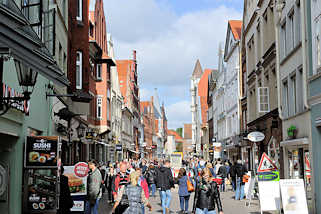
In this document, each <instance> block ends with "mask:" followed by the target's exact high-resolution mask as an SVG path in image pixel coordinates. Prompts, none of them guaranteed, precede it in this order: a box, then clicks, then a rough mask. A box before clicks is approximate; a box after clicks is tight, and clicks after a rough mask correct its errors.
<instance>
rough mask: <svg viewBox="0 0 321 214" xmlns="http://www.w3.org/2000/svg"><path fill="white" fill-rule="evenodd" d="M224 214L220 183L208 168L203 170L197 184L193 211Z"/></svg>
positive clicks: (198, 213) (200, 213)
mask: <svg viewBox="0 0 321 214" xmlns="http://www.w3.org/2000/svg"><path fill="white" fill-rule="evenodd" d="M216 206H217V210H218V212H219V214H223V209H222V203H221V198H220V192H219V190H218V185H217V183H216V182H215V181H213V176H212V173H211V172H210V170H209V169H208V168H205V169H203V170H202V172H201V178H200V180H199V181H198V182H197V184H196V190H195V197H194V203H193V213H196V214H216V210H215V208H216Z"/></svg>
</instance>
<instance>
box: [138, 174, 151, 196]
mask: <svg viewBox="0 0 321 214" xmlns="http://www.w3.org/2000/svg"><path fill="white" fill-rule="evenodd" d="M138 184H139V186H141V187H142V189H143V190H144V193H145V197H146V198H147V199H148V198H149V190H148V184H147V181H146V179H145V178H144V177H143V176H141V177H140V178H139V181H138Z"/></svg>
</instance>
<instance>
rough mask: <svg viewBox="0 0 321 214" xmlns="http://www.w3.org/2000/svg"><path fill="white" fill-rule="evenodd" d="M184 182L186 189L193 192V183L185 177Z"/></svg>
mask: <svg viewBox="0 0 321 214" xmlns="http://www.w3.org/2000/svg"><path fill="white" fill-rule="evenodd" d="M186 184H187V191H188V192H194V185H193V184H192V182H191V181H190V180H189V179H187V181H186Z"/></svg>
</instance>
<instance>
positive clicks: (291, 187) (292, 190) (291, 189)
mask: <svg viewBox="0 0 321 214" xmlns="http://www.w3.org/2000/svg"><path fill="white" fill-rule="evenodd" d="M280 187H281V194H282V204H283V210H284V214H308V206H307V200H306V194H305V189H304V182H303V179H281V180H280Z"/></svg>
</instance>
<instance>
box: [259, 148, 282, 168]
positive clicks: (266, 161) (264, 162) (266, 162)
mask: <svg viewBox="0 0 321 214" xmlns="http://www.w3.org/2000/svg"><path fill="white" fill-rule="evenodd" d="M276 170H278V168H277V166H276V165H275V164H274V163H273V161H272V160H271V159H270V158H269V156H267V154H266V153H265V152H264V153H263V155H262V157H261V161H260V164H259V168H258V169H257V171H258V172H268V171H276Z"/></svg>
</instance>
